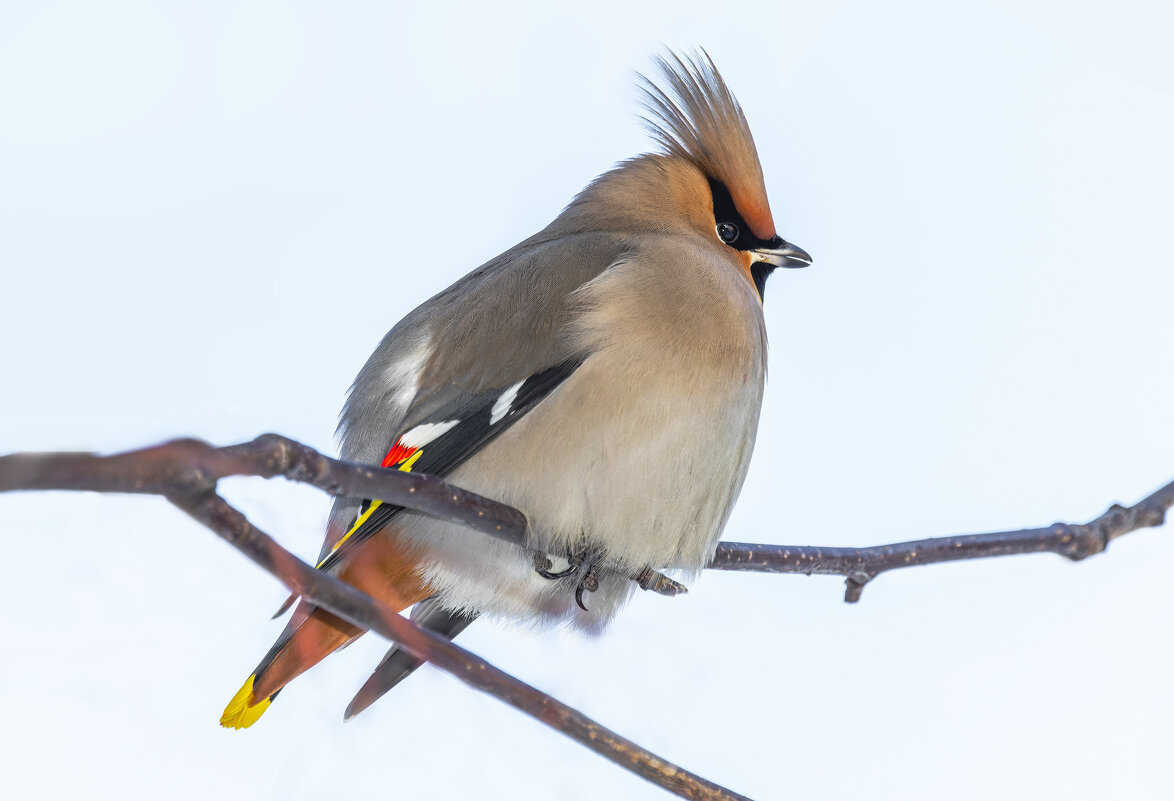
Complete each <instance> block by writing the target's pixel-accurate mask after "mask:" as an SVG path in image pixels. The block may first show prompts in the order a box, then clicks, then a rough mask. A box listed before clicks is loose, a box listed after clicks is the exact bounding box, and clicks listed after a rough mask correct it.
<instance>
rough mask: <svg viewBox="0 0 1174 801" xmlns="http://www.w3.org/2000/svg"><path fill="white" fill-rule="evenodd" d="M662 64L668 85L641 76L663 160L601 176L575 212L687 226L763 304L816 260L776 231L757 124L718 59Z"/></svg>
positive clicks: (639, 228) (599, 220)
mask: <svg viewBox="0 0 1174 801" xmlns="http://www.w3.org/2000/svg"><path fill="white" fill-rule="evenodd" d="M656 64H657V66H658V67H659V69H660V72H661V74H662V77H663V81H661V82H660V83H658V82H655V81H653V80H650V79H648V78H646V77H644V76H640V90H641V93H642V98H641V101H642V105H643V107H644V109H645V111H646V112H647V113H646V116H645V117H644V121H645V123H646V125H647V127H648V130H649V132H650V133H651V134H652V137H653V139H654V140H655V141H656V143H657V144H658V145H659V146H660V150H659V152H657V153H652V154H646V155H643V156H637V157H636V158H633V159H630V160H628V161H625V162H623V163H622V164H620V165H619V166H618V167H617V168H616V169H614V170H612V171H611V172H609V173H606V174H604V175H602V176H600V177H599V178H598V179H597V180H596V181H595V182H594V183H593V184H592V185H591V186H589V187H588V188H587V189H586V190H584V192H583V193H582V194H580V196H579V197H578V198H576V200H575V202H574V203H572V204H571V206H570V207H568V209H567V212H568V213H569V214H570V215H571V216H572V217H578V218H580V220H582V219H583V218H588V219H591V221H592V222H593V223H595V224H596V225H598V226H599V227H606V228H611V229H613V230H632V231H633V232H664V233H672V232H680V231H681V229H682V227H687V228H688V229H690V230H691V231H692V232H693V233H697V234H701V235H702V236H705V237H707V238H709V239H711V240H712V241H713V242H714V243H715V245H716V246H718V247H721V248H726V249H728V250H729V251H730V255H731V256H732V257H735V260H736V262H737V264H738V265H739V266H740V267H741V269H742V270H743V271H744V272H745V273H746V275H747V277H748V278H749V279H750V280H752V281H753V282H754V286H755V288H756V289H757V290H758V294H759V296H762V295H763V293H764V291H765V285H766V279H767V276H769V275H770V273H771V272H772V271H773V270H774V269H775V268H776V267H806V266H807V265H809V264H811V256H809V255H808V254H807V253H806V251H804V250H803V249H802V248H800V247H797V246H795V245H792V244H790V243H789V242H787V241H786V240H784V239H783V238H782V237H781V236H779V234H778V232H777V231H776V230H775V224H774V219H773V218H772V216H771V211H770V203H769V202H768V200H767V196H766V185H765V182H764V181H763V177H762V165H761V164H760V163H759V161H758V151H757V149H756V148H755V146H754V137H753V136H752V135H751V133H750V126H749V125H748V124H747V122H746V116H745V114H744V113H743V112H742V108H741V106H739V105H738V101H737V100H736V99H735V98H734V95H733V94H732V93H731V92H730V90H729V88H728V87H727V86H726V83H725V81H723V80H722V77H721V75H720V74H719V73H718V71H717V67H715V66H714V64H713V61H712V60H711V59H710V57H709V55H708V54H707V53H705V52H704V51H701V52H699V53H697V54H694V55H693V56H691V57H681V56H679V55H677V54H675V53H669V54H668V55H667V56H664V57H657V58H656Z"/></svg>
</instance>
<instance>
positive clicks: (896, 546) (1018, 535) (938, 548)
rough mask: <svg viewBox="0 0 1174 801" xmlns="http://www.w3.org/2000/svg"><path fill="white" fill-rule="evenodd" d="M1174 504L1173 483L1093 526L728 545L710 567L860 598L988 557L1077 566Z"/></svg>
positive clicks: (1159, 519) (1155, 521) (1157, 519)
mask: <svg viewBox="0 0 1174 801" xmlns="http://www.w3.org/2000/svg"><path fill="white" fill-rule="evenodd" d="M1171 506H1174V481H1172V482H1170V483H1169V484H1167V485H1166V486H1164V487H1162V488H1161V489H1160V490H1158V491H1157V492H1154V493H1152V494H1151V495H1149V496H1148V497H1146V498H1144V499H1143V500H1141V501H1139V502H1138V503H1136V504H1134V505H1133V506H1130V507H1123V506H1119V505H1118V504H1113V505H1112V506H1110V507H1109V509H1108V511H1106V512H1105V513H1104V514H1103V515H1101V516H1100V517H1098V518H1097V519H1096V520H1093V521H1091V522H1089V523H1083V524H1073V523H1055V524H1053V525H1051V526H1048V527H1047V528H1027V529H1021V530H1019V531H997V532H994V533H991V534H962V535H958V536H954V537H934V538H932V539H927V540H913V541H910V542H897V543H893V544H892V545H877V546H874V547H872V548H820V547H813V546H795V545H761V544H757V543H748V542H723V543H721V544H719V545H718V547H717V553H715V554H714V557H713V561H712V562H710V564H709V567H710V568H713V569H715V570H749V571H753V572H758V573H804V574H806V575H808V576H810V575H812V574H816V573H818V574H823V575H833V576H844V577H845V581H844V583H845V585H846V588H845V590H844V600H845V601H847V602H848V603H855V602H856V601H859V600H860V593H861V592H863V591H864V585H865V584H867V583H868V582H870V581H872V580H873V579H874V578H876V577H877V576H879V575H880V574H881V573H885V572H887V571H889V570H896V569H897V568H899V567H914V566H916V565H930V564H935V563H937V562H956V561H959V560H962V559H985V558H987V557H991V556H1012V555H1015V554H1024V553H1048V552H1050V553H1057V554H1060V555H1061V556H1066V557H1068V558H1069V559H1071V560H1073V561H1075V562H1078V561H1080V560H1081V559H1084V558H1085V557H1088V556H1092V555H1094V554H1098V553H1100V552H1102V551H1104V550H1105V549H1106V548H1108V547H1109V543H1110V542H1111V541H1113V540H1115V539H1116V538H1117V537H1120V536H1123V535H1125V534H1128V533H1130V532H1131V531H1137V530H1138V529H1139V528H1149V527H1151V526H1160V525H1162V523H1163V522H1165V519H1166V510H1167V509H1169V508H1170V507H1171Z"/></svg>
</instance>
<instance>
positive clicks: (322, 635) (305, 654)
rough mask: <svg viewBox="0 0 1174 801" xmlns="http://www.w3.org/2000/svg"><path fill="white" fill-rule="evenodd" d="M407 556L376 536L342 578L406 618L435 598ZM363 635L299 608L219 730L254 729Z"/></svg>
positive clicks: (335, 618) (309, 609) (342, 622)
mask: <svg viewBox="0 0 1174 801" xmlns="http://www.w3.org/2000/svg"><path fill="white" fill-rule="evenodd" d="M406 556H407V555H406V554H405V553H404V551H403V549H402V548H400V547H399V546H398V545H397V544H396V543H395V541H394V540H393V539H392V538H390V537H385V536H375V537H372V538H371V539H370V540H367V541H365V542H363V544H362V546H361V547H360V548H359V549H358V550H357V551H356V553H355V555H354V558H353V559H350V560H348V561H349V562H350V565H349V566H348V567H346V568H344V569H343V570H341V571H340V573H339V578H341V579H343V580H344V581H346V582H347V583H348V584H351V585H353V586H355V587H357V588H358V589H360V590H362V591H363V592H365V593H367V594H368V595H370V596H372V597H374V598H376V599H378V600H380V601H382V602H383V603H384V604H385V605H387V606H389V607H391V608H392V610H393V611H396V612H401V611H403V610H404V609H406V608H407V607H409V606H411V605H412V604H414V603H416V602H418V601H421V600H423V599H424V598H426V597H428V596H429V595H430V594H431V593H430V592H429V591H428V589H427V587H426V586H425V585H424V582H423V581H422V579H421V578H420V577H419V574H418V571H417V569H416V564H415V562H414V561H413V560H411V559H408V558H405V557H406ZM362 634H363V629H360V628H359V627H357V626H353V625H351V624H350V623H347V622H346V621H345V620H343V619H342V618H340V617H338V616H337V615H334V614H332V613H330V612H327V611H326V610H325V609H319V608H318V607H315V606H313V605H311V604H308V603H306V602H305V601H302V602H300V603H299V604H298V606H297V609H295V610H294V614H293V617H292V618H291V619H290V622H289V624H288V625H287V626H286V627H285V631H283V632H282V634H281V636H280V637H278V638H277V642H275V643H274V644H273V647H272V648H270V649H269V653H267V654H266V655H265V658H264V659H262V660H261V662H260V664H259V665H257V668H256V670H254V671H253V672H252V674H251V675H250V676H249V677H248V679H246V680H245V683H244V685H243V686H242V687H241V688H240V689H239V690H238V691H237V693H236V695H234V696H233V697H232V700H231V701H229V702H228V706H227V707H225V709H224V714H223V715H222V716H221V717H220V725H221V726H224V727H226V728H231V729H245V728H248V727H249V726H252V725H253V724H254V723H256V722H257V719H258V718H259V717H261V715H262V714H264V712H265V710H266V709H268V708H269V704H270V703H272V701H273V699H274V698H275V697H276V696H277V693H278V692H280V691H281V689H282V688H283V687H285V685H286V684H288V683H289V682H291V681H293V680H294V679H295V678H297V677H298V676H300V675H301V674H302V673H305V672H306V671H307V670H309V669H310V668H312V667H313V666H314V665H316V664H318V663H319V662H321V661H322V660H323V659H325V658H326V657H327V656H329V655H330V654H332V653H333V652H334V651H337V650H338V649H339V648H341V647H343V646H344V645H346V644H347V643H350V642H352V641H353V640H355V639H357V638H358V637H359V636H360V635H362Z"/></svg>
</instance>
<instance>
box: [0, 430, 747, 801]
mask: <svg viewBox="0 0 1174 801" xmlns="http://www.w3.org/2000/svg"><path fill="white" fill-rule="evenodd" d="M230 475H262V476H266V477H269V476H274V475H286V476H288V477H289V478H292V479H294V480H297V481H304V482H306V483H310V484H314V485H315V486H318V487H320V488H322V489H324V490H326V491H328V492H332V493H335V494H349V493H350V492H352V491H353V492H355V493H356V494H368V495H371V494H374V495H377V496H379V497H388V498H392V499H393V500H392V502H395V503H401V504H402V505H412V506H415V505H416V504H415V501H416V500H417V498H424V499H425V500H424V501H423V502H422V503H421V504H420V506H421V507H423V509H422V511H431V510H432V509H437V510H438V511H440V512H441V513H442V514H441V516H443V517H445V518H446V519H453V520H457V521H459V522H465V520H466V519H468V520H470V521H473V522H476V523H477V528H478V530H482V529H483V527H485V526H486V525H494V526H496V525H498V523H499V522H500V523H501V524H502V525H503V526H504V525H507V524H509V523H510V521H511V515H516V516H517V517H518V518H520V519H521V521H522V527H523V528H522V530H523V531H524V530H525V518H524V517H523V516H522V515H521V513H520V512H517V511H516V510H514V509H512V508H510V507H508V506H503V505H502V504H498V503H495V502H493V501H489V500H488V499H483V498H480V497H479V496H476V495H473V494H472V493H467V492H464V491H463V490H458V489H456V488H453V487H450V486H448V485H447V484H444V482H441V481H439V480H438V479H434V478H430V477H423V476H407V475H406V474H402V473H401V474H400V475H401V476H403V477H404V478H409V479H412V480H411V481H409V482H406V489H403V486H404V485H405V482H403V481H402V480H399V479H398V478H397V477H396V476H395V475H394V471H387V470H382V471H380V470H369V469H366V468H359V467H357V466H355V465H347V464H346V463H342V462H337V461H335V460H333V459H328V458H326V457H323V456H321V454H318V453H317V452H316V451H313V450H312V449H310V448H306V447H305V446H303V445H300V444H298V443H296V442H293V441H292V440H287V439H285V438H284V437H277V436H273V435H270V436H267V437H261V438H258V439H257V440H254V441H253V442H250V443H246V444H245V445H239V446H233V447H229V448H213V447H211V446H209V445H207V444H206V443H203V442H199V441H197V440H177V441H175V442H171V443H167V444H165V445H160V446H158V447H155V448H147V449H145V450H141V451H133V452H130V453H123V454H116V455H114V456H107V457H103V456H95V455H92V454H83V453H59V454H16V455H12V456H5V457H0V491H5V490H17V489H79V490H95V491H99V492H134V493H150V494H156V495H163V496H165V497H166V498H167V499H168V500H169V501H171V502H172V503H173V504H175V505H176V506H178V507H179V508H180V509H183V510H184V511H185V512H187V513H188V514H189V515H191V516H192V517H194V518H195V519H196V520H198V521H199V522H201V523H203V524H204V525H205V526H207V527H208V528H210V529H212V531H214V532H216V534H218V535H219V536H220V537H222V538H223V539H225V540H227V541H228V542H229V543H230V544H232V545H233V546H234V547H235V548H237V550H239V551H241V552H242V553H244V554H245V555H246V556H248V557H249V558H250V559H251V560H253V561H254V562H255V563H256V564H258V565H260V566H261V567H262V568H264V569H265V570H267V571H269V572H270V573H272V574H273V575H275V576H277V577H278V578H279V579H280V580H281V581H282V583H283V584H285V585H286V586H287V587H288V588H289V589H290V590H291V591H292V592H295V593H297V594H299V595H301V596H302V597H303V598H305V599H306V600H308V601H310V602H311V603H314V604H316V605H318V606H321V607H323V608H325V609H328V610H329V611H331V612H333V613H334V614H336V615H338V616H339V617H341V618H344V619H345V620H347V621H349V622H350V623H353V624H354V625H356V626H360V627H362V628H364V629H368V630H371V631H374V632H377V633H378V634H381V635H383V636H384V637H387V638H388V639H390V640H393V641H394V642H395V643H396V644H398V645H399V646H400V647H402V648H403V649H404V650H406V651H408V652H409V653H411V654H412V655H413V656H415V657H416V658H417V659H423V660H427V661H429V662H432V663H433V664H434V665H436V666H437V667H440V668H441V669H443V670H446V671H448V672H449V673H452V674H453V675H454V676H456V677H457V678H459V679H460V680H461V681H463V682H465V683H466V684H468V685H470V686H471V687H475V688H477V689H479V690H482V691H484V692H487V693H489V694H490V695H493V696H494V697H496V698H499V699H501V700H502V701H505V702H506V703H507V704H509V705H511V706H513V707H515V708H516V709H519V710H521V711H523V712H525V713H526V714H528V715H530V716H531V717H534V718H536V719H537V720H539V721H541V722H542V723H545V724H546V725H548V726H550V727H551V728H553V729H554V730H556V731H559V732H561V733H563V734H565V735H566V736H567V737H570V738H571V739H573V740H575V741H576V742H578V743H580V744H582V745H584V746H586V747H587V748H589V749H591V750H592V751H595V752H596V753H597V754H600V755H601V756H603V757H604V758H606V759H608V760H610V761H612V762H614V763H616V764H617V765H620V766H621V767H624V768H627V769H628V770H630V771H632V772H633V773H635V774H636V775H638V776H640V777H642V778H644V779H647V780H648V781H650V782H652V783H653V784H656V785H658V786H660V787H663V788H664V789H666V790H668V791H669V792H672V793H675V794H676V795H678V796H680V797H682V798H688V799H697V800H698V801H702V800H704V801H737V800H738V799H741V800H742V801H749V799H746V797H745V796H742V795H739V794H738V793H735V792H733V791H731V790H728V789H726V788H724V787H721V786H720V785H717V784H714V783H713V782H710V781H708V780H706V779H703V778H701V777H700V776H697V775H696V774H693V773H690V772H689V771H687V770H685V769H683V768H681V767H679V766H677V765H674V764H673V763H671V762H668V761H666V760H664V759H661V758H660V757H658V756H656V755H655V754H653V753H651V752H649V751H646V750H644V749H643V748H641V747H640V746H638V745H636V744H635V743H633V742H632V741H631V740H627V739H625V738H623V737H621V736H619V735H618V734H616V733H615V732H613V731H611V730H610V729H607V728H605V727H604V726H601V725H600V724H599V723H597V722H595V721H594V720H592V719H591V718H589V717H587V716H586V715H584V714H582V713H581V712H578V711H577V710H575V709H573V708H571V707H569V706H567V705H566V704H564V703H562V702H561V701H558V700H556V699H554V698H552V697H550V696H548V695H546V694H545V693H543V692H541V691H540V690H538V689H536V688H534V687H531V686H530V685H528V684H526V683H524V682H522V681H520V680H518V679H516V678H514V677H513V676H511V675H509V674H508V673H505V672H504V671H501V670H499V669H497V668H496V667H494V666H493V665H491V664H489V663H488V662H486V661H485V660H483V659H481V658H480V657H478V656H475V655H474V654H472V653H470V652H468V651H466V650H464V649H463V648H461V647H460V646H458V645H455V644H453V643H452V642H450V641H449V640H447V639H445V638H443V637H438V636H437V635H435V634H433V633H431V632H429V631H426V630H424V629H422V628H420V627H418V626H417V625H416V624H414V623H412V622H411V621H410V620H407V619H406V618H404V617H401V616H400V615H398V614H396V613H395V612H393V611H392V610H391V609H390V608H388V607H387V606H385V605H384V604H381V603H379V602H378V601H376V600H374V599H372V598H370V597H368V596H367V595H364V594H363V593H361V592H359V591H358V590H356V589H355V588H354V587H351V586H350V585H349V584H346V583H344V582H342V581H340V580H338V579H336V578H334V577H333V576H331V575H329V574H328V573H324V572H321V571H318V570H315V569H314V568H312V567H310V566H309V565H308V564H306V563H305V562H303V561H301V560H300V559H298V558H297V557H296V556H294V555H293V554H291V553H290V552H289V551H287V550H286V549H285V548H282V547H281V546H280V545H279V544H278V543H277V542H276V541H275V540H273V539H272V538H271V537H269V536H268V535H267V534H265V533H264V532H262V531H261V530H260V529H258V528H257V527H256V526H254V525H253V524H252V523H250V522H249V521H248V519H247V518H246V517H245V516H244V515H242V514H241V513H240V512H239V511H237V510H236V509H234V508H233V507H232V506H230V505H229V504H228V503H227V502H225V501H224V499H223V498H221V497H220V496H219V495H217V494H216V493H215V486H216V480H217V479H218V478H221V477H225V476H230ZM389 477H390V478H391V479H393V480H392V481H390V482H388V481H386V479H387V478H389ZM421 479H423V480H421ZM397 484H398V485H400V486H395V485H397ZM389 487H394V491H389ZM371 490H373V492H370V491H371ZM401 492H402V493H403V494H394V493H401ZM417 493H418V494H417ZM444 498H451V499H452V502H453V504H454V505H455V507H457V508H454V509H442V508H440V506H439V505H438V504H440V503H442V502H443V499H444ZM482 502H484V503H485V504H488V506H487V507H486V508H485V510H484V511H486V514H485V515H481V514H479V513H478V512H480V511H482V509H481V508H480V507H481V503H482ZM486 519H489V520H490V521H494V522H491V523H489V524H487V523H485V522H483V521H485V520H486Z"/></svg>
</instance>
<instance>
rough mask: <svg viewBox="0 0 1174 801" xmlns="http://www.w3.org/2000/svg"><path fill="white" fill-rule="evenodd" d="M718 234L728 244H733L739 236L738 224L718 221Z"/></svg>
mask: <svg viewBox="0 0 1174 801" xmlns="http://www.w3.org/2000/svg"><path fill="white" fill-rule="evenodd" d="M717 236H718V238H719V239H720V240H721V241H723V242H725V243H726V244H727V245H730V244H733V242H734V240H735V239H737V238H738V226H736V225H734V224H733V223H728V222H724V223H718V224H717Z"/></svg>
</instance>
